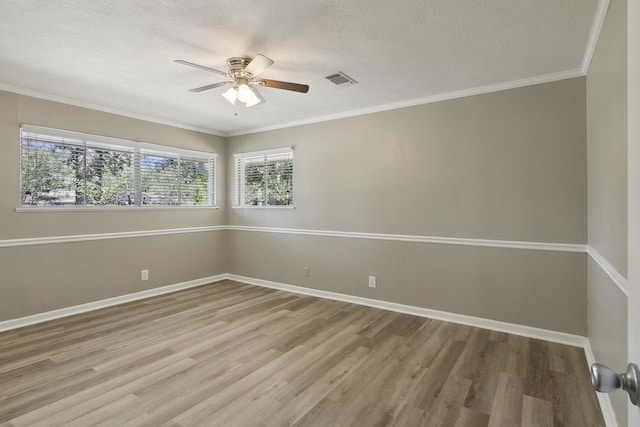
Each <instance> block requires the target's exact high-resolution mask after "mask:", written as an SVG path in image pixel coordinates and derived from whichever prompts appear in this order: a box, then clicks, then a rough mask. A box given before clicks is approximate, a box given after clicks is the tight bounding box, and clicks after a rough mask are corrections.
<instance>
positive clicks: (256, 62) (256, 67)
mask: <svg viewBox="0 0 640 427" xmlns="http://www.w3.org/2000/svg"><path fill="white" fill-rule="evenodd" d="M271 65H273V61H272V60H271V59H269V58H267V57H266V56H264V55H256V57H255V58H253V59H252V60H251V62H249V64H248V65H247V66H246V67H245V68H244V71H245V72H247V73H250V74H251V75H252V76H253V77H255V76H257V75H258V74H260V73H261V72H263V71H264V70H266V69H267V68H269V67H270V66H271Z"/></svg>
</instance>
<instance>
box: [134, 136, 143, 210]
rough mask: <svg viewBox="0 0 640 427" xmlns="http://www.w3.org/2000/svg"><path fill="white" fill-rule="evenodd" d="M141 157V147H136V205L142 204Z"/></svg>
mask: <svg viewBox="0 0 640 427" xmlns="http://www.w3.org/2000/svg"><path fill="white" fill-rule="evenodd" d="M141 158H142V156H141V155H140V149H139V148H136V149H135V151H134V153H133V189H134V200H135V201H136V206H142V178H141V176H142V172H141V170H140V168H141Z"/></svg>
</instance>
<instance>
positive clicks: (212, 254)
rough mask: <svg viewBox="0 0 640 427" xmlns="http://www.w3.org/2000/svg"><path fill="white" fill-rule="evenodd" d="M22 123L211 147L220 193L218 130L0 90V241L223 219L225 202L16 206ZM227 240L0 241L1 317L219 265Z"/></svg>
mask: <svg viewBox="0 0 640 427" xmlns="http://www.w3.org/2000/svg"><path fill="white" fill-rule="evenodd" d="M21 123H27V124H33V125H39V126H48V127H53V128H59V129H67V130H72V131H78V132H85V133H90V134H98V135H105V136H111V137H118V138H126V139H133V140H138V141H144V142H149V143H156V144H165V145H173V146H177V147H182V148H190V149H194V150H204V151H213V152H217V153H219V160H220V161H219V162H218V164H217V166H218V171H217V180H218V186H217V189H218V197H219V200H221V201H222V203H224V200H225V198H226V192H225V185H224V177H225V161H224V158H225V148H226V147H225V139H224V138H221V137H217V136H212V135H208V134H203V133H199V132H192V131H188V130H183V129H177V128H173V127H170V126H164V125H159V124H155V123H150V122H145V121H142V120H136V119H131V118H126V117H122V116H118V115H115V114H108V113H103V112H99V111H94V110H89V109H86V108H79V107H74V106H70V105H65V104H61V103H57V102H52V101H45V100H41V99H36V98H31V97H27V96H22V95H17V94H13V93H7V92H0V148H1V149H2V153H3V154H4V157H3V167H2V168H0V241H7V240H12V239H21V238H38V237H52V236H69V235H82V234H96V233H118V232H135V231H144V230H162V229H173V228H189V227H201V226H215V225H222V224H225V223H226V218H225V215H226V211H225V209H206V208H195V209H169V210H158V211H150V210H140V209H137V210H136V209H132V210H126V211H125V210H115V211H114V210H111V211H104V210H103V211H64V212H16V210H15V208H16V207H18V205H19V194H20V180H19V176H20V174H19V171H20V148H19V147H20V146H19V141H20V137H19V126H20V124H21ZM226 238H227V237H226V232H225V231H215V232H206V233H202V234H198V233H188V234H180V235H170V236H157V237H136V238H127V239H115V240H99V241H91V242H76V243H63V244H47V245H35V246H18V247H4V248H2V247H0V294H1V295H2V298H0V321H1V320H7V319H12V318H17V317H22V316H26V315H30V314H34V313H39V312H44V311H49V310H53V309H58V308H64V307H69V306H73V305H77V304H82V303H86V302H91V301H96V300H101V299H104V298H108V297H112V296H117V295H124V294H128V293H133V292H137V291H140V290H145V289H149V288H153V287H158V286H163V285H170V284H175V283H181V282H184V281H188V280H193V279H199V278H203V277H209V276H212V275H215V274H221V273H226V272H227V268H228V267H227V251H226V250H224V245H225V244H226ZM141 269H149V273H150V280H149V281H148V282H141V281H140V270H141Z"/></svg>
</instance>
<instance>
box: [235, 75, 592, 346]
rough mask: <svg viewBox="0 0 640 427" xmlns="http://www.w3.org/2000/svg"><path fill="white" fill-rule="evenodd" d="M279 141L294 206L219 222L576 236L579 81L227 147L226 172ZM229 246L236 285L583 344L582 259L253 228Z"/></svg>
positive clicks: (581, 171) (580, 197)
mask: <svg viewBox="0 0 640 427" xmlns="http://www.w3.org/2000/svg"><path fill="white" fill-rule="evenodd" d="M289 145H290V146H294V193H293V196H294V204H295V206H296V209H295V210H286V209H273V210H256V209H253V210H252V209H244V210H242V209H231V210H230V212H229V217H228V218H229V222H230V224H232V225H237V226H254V227H282V228H296V229H314V230H337V231H351V232H352V231H357V232H365V233H391V234H409V235H421V236H438V237H457V238H476V239H491V240H518V241H532V242H557V243H582V244H583V243H586V241H587V218H586V209H587V207H586V205H587V188H586V95H585V79H584V78H576V79H569V80H563V81H559V82H553V83H547V84H542V85H536V86H529V87H525V88H519V89H513V90H508V91H502V92H496V93H491V94H485V95H478V96H472V97H467V98H461V99H456V100H451V101H445V102H438V103H434V104H428V105H422V106H416V107H411V108H404V109H399V110H393V111H387V112H381V113H376V114H371V115H366V116H359V117H353V118H345V119H340V120H334V121H330V122H323V123H318V124H311V125H306V126H300V127H295V128H288V129H282V130H275V131H270V132H263V133H257V134H249V135H243V136H238V137H233V138H231V139H230V142H229V147H228V151H227V157H228V164H229V165H232V156H233V153H238V152H244V151H252V150H258V149H265V148H276V147H281V146H289ZM227 177H228V180H229V182H230V183H231V182H233V171H232V168H231V167H229V170H228V176H227ZM229 204H231V200H229ZM230 246H231V250H232V255H231V258H230V259H231V261H230V262H231V264H230V265H231V272H232V273H235V274H239V275H245V276H249V277H256V278H260V279H267V280H272V281H277V282H283V283H290V284H299V285H303V286H310V287H315V288H319V289H325V290H330V291H335V292H342V293H346V294H354V295H361V296H367V297H371V298H378V299H385V300H391V301H395V302H399V303H404V304H411V305H418V306H422V307H426V308H432V309H439V310H446V311H451V312H455V313H463V314H470V315H474V316H479V317H485V318H490V319H495V320H501V321H506V322H514V323H520V324H524V325H529V326H534V327H541V328H547V329H553V330H557V331H563V332H568V333H574V334H582V335H584V334H586V292H587V289H586V256H585V255H584V254H579V253H563V252H555V251H547V252H539V251H530V250H521V249H496V248H487V247H452V246H447V245H433V244H424V243H413V244H407V243H398V242H380V241H373V240H358V241H355V240H351V239H348V238H347V239H344V238H327V237H323V236H315V237H314V236H305V237H301V236H295V235H275V234H272V233H262V232H249V233H247V232H233V233H232V234H231V235H230ZM305 266H309V267H310V269H311V271H312V273H311V277H310V278H309V280H306V281H305V279H304V278H303V274H302V272H303V267H305ZM314 272H315V273H314ZM369 275H376V276H378V277H379V278H381V281H380V284H379V286H378V288H377V289H375V290H370V289H369V288H368V287H367V276H369Z"/></svg>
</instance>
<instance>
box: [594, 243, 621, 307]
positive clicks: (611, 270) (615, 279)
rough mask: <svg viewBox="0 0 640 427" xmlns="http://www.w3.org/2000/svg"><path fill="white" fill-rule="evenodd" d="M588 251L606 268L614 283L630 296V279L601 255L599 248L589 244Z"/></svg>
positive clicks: (603, 268) (605, 270)
mask: <svg viewBox="0 0 640 427" xmlns="http://www.w3.org/2000/svg"><path fill="white" fill-rule="evenodd" d="M587 253H588V254H589V256H591V258H592V259H593V260H594V261H595V262H596V263H597V264H598V265H599V266H600V268H602V270H604V272H605V273H607V275H608V276H609V277H610V278H611V280H612V281H613V283H615V284H616V286H618V288H620V290H621V291H622V292H623V293H624V294H625V295H626V296H627V297H628V296H629V281H628V280H627V279H626V278H625V277H624V276H623V275H622V274H620V273H619V272H618V270H616V268H615V267H614V266H613V265H611V263H610V262H609V261H607V260H606V258H605V257H603V256H602V255H600V253H598V251H597V250H595V249H594V248H593V247H591V246H588V245H587Z"/></svg>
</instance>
